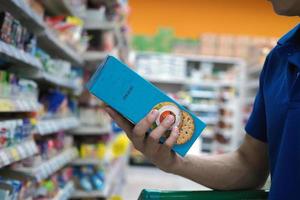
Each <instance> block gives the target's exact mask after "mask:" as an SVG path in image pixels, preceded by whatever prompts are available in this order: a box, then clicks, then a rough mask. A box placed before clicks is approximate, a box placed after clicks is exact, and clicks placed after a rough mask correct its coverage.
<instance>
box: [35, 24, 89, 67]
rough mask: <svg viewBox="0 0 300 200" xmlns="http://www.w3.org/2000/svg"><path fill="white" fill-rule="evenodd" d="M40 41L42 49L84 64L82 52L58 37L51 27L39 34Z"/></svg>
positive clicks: (53, 54)
mask: <svg viewBox="0 0 300 200" xmlns="http://www.w3.org/2000/svg"><path fill="white" fill-rule="evenodd" d="M38 43H39V45H40V47H41V48H42V49H44V50H45V51H47V52H48V53H49V54H50V55H51V56H54V57H57V58H61V59H65V60H68V61H70V62H72V63H73V64H75V65H78V66H81V65H83V59H82V58H81V56H80V54H78V53H77V52H76V51H75V50H73V49H72V48H71V47H69V46H68V45H67V44H64V43H63V42H61V41H60V40H58V39H57V36H55V35H54V33H52V32H51V31H50V30H49V29H46V30H45V32H44V33H43V34H40V35H39V36H38Z"/></svg>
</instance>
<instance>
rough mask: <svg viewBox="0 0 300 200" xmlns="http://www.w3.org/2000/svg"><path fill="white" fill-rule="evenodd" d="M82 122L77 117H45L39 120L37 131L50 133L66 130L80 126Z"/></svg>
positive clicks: (44, 133) (45, 133)
mask: <svg viewBox="0 0 300 200" xmlns="http://www.w3.org/2000/svg"><path fill="white" fill-rule="evenodd" d="M79 125H80V123H79V120H78V119H77V117H72V116H71V117H65V118H57V119H45V120H41V121H38V123H37V125H36V133H37V134H39V135H48V134H52V133H55V132H58V131H64V130H69V129H74V128H76V127H79Z"/></svg>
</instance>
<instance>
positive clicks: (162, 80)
mask: <svg viewBox="0 0 300 200" xmlns="http://www.w3.org/2000/svg"><path fill="white" fill-rule="evenodd" d="M143 77H144V78H145V79H147V80H148V81H150V82H153V83H164V84H179V85H184V84H185V82H186V79H184V78H176V77H172V78H171V77H154V76H143Z"/></svg>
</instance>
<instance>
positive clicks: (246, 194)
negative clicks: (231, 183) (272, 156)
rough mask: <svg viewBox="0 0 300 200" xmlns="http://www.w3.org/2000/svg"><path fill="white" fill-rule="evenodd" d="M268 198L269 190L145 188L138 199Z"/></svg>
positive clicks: (241, 199)
mask: <svg viewBox="0 0 300 200" xmlns="http://www.w3.org/2000/svg"><path fill="white" fill-rule="evenodd" d="M183 199H184V200H186V199H191V200H193V199H195V200H266V199H268V191H265V190H239V191H214V190H210V191H161V190H147V189H144V190H143V191H142V192H141V194H140V196H139V198H138V200H183Z"/></svg>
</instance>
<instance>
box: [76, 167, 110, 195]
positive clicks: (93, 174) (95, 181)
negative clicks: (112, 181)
mask: <svg viewBox="0 0 300 200" xmlns="http://www.w3.org/2000/svg"><path fill="white" fill-rule="evenodd" d="M73 171H74V172H73V175H74V177H75V183H76V185H77V188H79V189H81V190H83V191H89V192H90V191H94V190H98V191H102V190H103V189H104V185H105V173H104V171H103V169H102V168H101V167H100V168H99V167H98V166H89V165H88V166H76V167H74V168H73Z"/></svg>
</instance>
